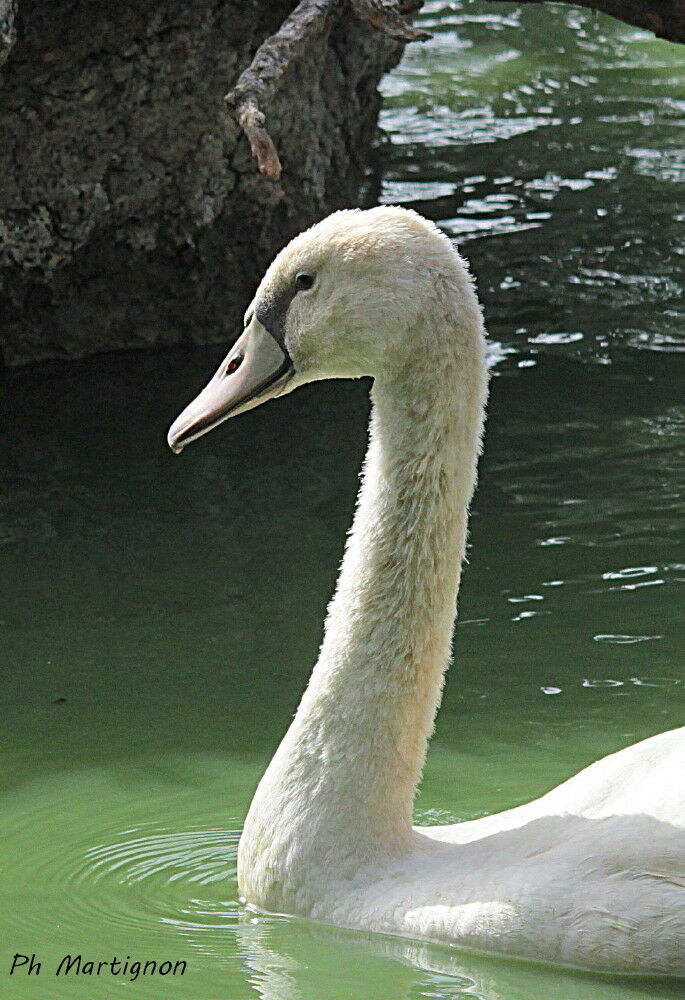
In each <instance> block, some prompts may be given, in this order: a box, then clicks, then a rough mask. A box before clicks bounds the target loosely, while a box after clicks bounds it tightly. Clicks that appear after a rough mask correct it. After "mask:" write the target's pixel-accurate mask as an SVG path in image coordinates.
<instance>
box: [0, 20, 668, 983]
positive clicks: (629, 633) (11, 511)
mask: <svg viewBox="0 0 685 1000" xmlns="http://www.w3.org/2000/svg"><path fill="white" fill-rule="evenodd" d="M493 7H494V5H493ZM493 7H488V6H487V5H485V4H484V5H483V6H482V7H480V6H476V5H473V6H469V7H468V8H466V9H465V11H462V10H461V9H460V8H457V7H456V6H453V7H452V8H447V7H444V5H436V4H432V5H429V8H428V11H427V15H426V20H427V21H428V23H432V24H433V25H434V27H438V28H441V27H442V28H444V30H440V31H438V32H437V33H436V38H435V40H434V41H433V42H431V43H429V45H427V46H425V47H423V48H421V47H418V46H415V47H414V48H412V49H410V50H409V52H408V53H407V56H406V59H405V61H404V62H403V64H402V66H400V67H399V68H398V69H397V70H396V71H395V72H394V73H393V74H392V75H391V76H390V77H389V78H388V80H387V81H386V83H385V90H386V94H387V98H386V111H385V112H384V127H385V128H386V130H388V131H389V132H390V134H391V140H392V145H388V144H387V143H386V146H385V152H384V162H385V163H386V179H385V182H384V184H385V186H384V198H385V199H386V200H397V199H398V198H401V199H402V200H404V201H406V202H408V203H412V204H414V205H416V206H417V207H419V208H420V209H421V211H423V212H424V213H425V214H428V215H430V216H432V217H434V218H436V219H439V220H442V221H443V222H444V223H445V224H446V228H450V230H451V231H453V232H455V233H457V232H459V233H460V234H461V239H462V240H465V245H464V250H465V253H467V255H468V256H469V258H470V260H471V262H472V266H473V270H474V272H475V274H476V275H477V277H478V280H479V286H480V290H481V294H482V297H483V299H484V301H485V303H486V309H487V313H488V323H489V328H490V332H491V335H492V338H493V344H494V346H493V361H494V362H495V367H494V376H495V377H494V379H493V392H492V401H491V405H490V410H489V419H488V430H487V445H486V451H485V455H484V459H483V463H482V476H481V484H480V487H479V491H478V495H477V498H476V503H475V508H474V513H473V520H472V537H471V542H472V547H471V553H470V563H469V566H468V568H467V571H466V575H465V579H464V586H463V591H462V596H461V606H460V622H459V626H458V629H457V636H456V648H455V657H456V659H455V665H454V667H453V669H452V671H451V674H450V677H449V681H448V684H447V687H446V690H445V699H444V705H443V709H442V712H441V714H440V717H439V721H438V726H437V730H436V734H435V738H434V741H433V743H432V747H431V752H430V755H429V759H428V765H427V770H426V776H425V780H424V783H423V786H422V789H421V793H420V795H419V797H418V799H417V818H418V819H419V821H423V822H431V821H438V822H443V821H450V820H454V819H459V818H470V817H475V816H478V815H482V814H484V813H487V812H489V811H493V810H497V809H501V808H505V807H507V806H511V805H515V804H517V803H519V802H522V801H525V800H526V799H528V798H530V797H532V796H534V795H537V794H540V793H542V792H543V791H545V790H546V789H547V788H549V787H551V786H552V785H554V784H556V783H557V782H558V781H560V780H562V779H563V778H565V777H567V776H568V775H570V774H571V773H573V772H574V771H575V770H577V769H578V768H580V767H582V766H584V765H585V764H587V763H589V762H590V761H592V760H594V759H596V758H597V757H599V756H601V755H603V754H605V753H608V752H610V751H612V750H614V749H617V748H618V747H621V746H625V745H626V744H628V743H631V742H633V741H635V740H638V739H641V738H643V737H645V736H648V735H650V734H652V733H655V732H658V731H661V730H665V729H668V728H670V727H673V726H677V725H680V724H682V722H683V708H684V707H685V696H684V695H685V692H684V685H683V663H682V649H683V640H684V639H685V619H684V617H683V612H682V608H683V584H684V583H685V547H684V545H683V542H684V541H685V539H684V537H683V536H684V530H683V527H682V525H683V507H684V506H685V502H684V501H683V499H682V497H683V495H684V491H683V486H684V485H685V484H684V482H683V480H684V479H685V378H684V376H685V354H683V353H679V352H678V350H677V348H678V347H679V346H680V345H681V344H682V343H683V340H682V339H681V340H680V342H678V341H679V338H680V337H681V334H680V326H681V324H679V318H678V317H679V310H680V309H681V306H680V303H679V300H678V295H679V294H680V289H679V287H678V283H679V282H680V281H681V280H682V279H681V277H680V273H681V269H680V267H679V264H680V257H679V256H678V252H679V249H680V251H682V234H681V228H682V226H681V221H680V220H679V219H678V218H677V216H678V207H677V203H676V198H677V184H676V182H677V180H678V178H679V171H680V175H682V160H680V161H679V160H678V155H680V154H678V152H677V150H678V142H679V141H681V140H680V136H682V121H680V120H679V118H678V115H679V114H681V116H682V108H681V110H680V111H678V101H683V100H685V87H684V86H683V71H682V69H681V68H680V67H679V65H678V52H679V51H680V50H678V49H676V48H675V47H673V46H669V45H667V44H665V43H656V42H652V41H649V40H648V39H647V37H646V36H645V35H642V34H640V33H638V32H634V31H632V29H629V28H626V27H625V26H621V25H618V24H614V23H613V22H610V21H608V20H605V19H600V18H595V17H594V16H592V15H589V14H584V13H579V12H577V11H571V10H570V9H561V8H559V9H556V8H537V7H533V8H531V9H530V10H524V11H523V12H522V13H521V14H515V13H514V9H513V8H512V9H511V10H510V9H508V8H504V7H500V6H499V5H497V9H496V10H494V9H493ZM455 31H456V32H457V33H458V39H459V40H458V41H455V37H454V32H455ZM561 49H563V50H564V51H563V52H562V51H561ZM574 77H576V78H578V79H582V80H584V81H586V82H587V81H590V82H588V84H587V86H585V85H583V84H576V83H573V78H574ZM590 78H593V79H594V78H596V80H595V82H592V80H591V79H590ZM545 81H547V82H545ZM549 81H555V82H556V83H558V84H559V86H556V87H555V86H553V85H552V84H551V83H550V82H549ZM526 87H527V88H528V90H525V89H524V88H526ZM529 91H531V92H532V93H529ZM510 95H513V96H510ZM543 106H544V107H549V108H551V110H550V111H541V110H540V108H541V107H543ZM684 106H685V105H684ZM447 107H449V108H450V109H451V110H452V112H456V113H457V114H459V115H461V117H460V118H458V119H456V122H457V123H458V124H457V125H456V126H455V118H454V117H453V116H448V114H447V111H446V110H445V109H446V108H447ZM576 118H580V119H581V121H580V122H578V123H577V124H574V123H573V122H574V120H575V119H576ZM600 119H602V120H601V121H600ZM524 129H527V130H528V131H524ZM407 137H408V141H407ZM476 140H477V141H476ZM637 149H640V150H642V151H643V154H644V155H642V158H640V157H637V156H634V155H633V154H632V153H631V152H630V151H631V150H637ZM645 151H651V153H650V155H647V153H646V152H645ZM653 154H660V155H658V156H657V155H653ZM679 162H680V164H681V165H680V167H679V166H678V164H679ZM588 171H595V172H599V171H602V172H603V173H602V176H601V177H600V176H586V174H587V173H588ZM507 177H509V178H511V179H510V180H503V178H507ZM555 178H556V179H555ZM581 179H585V180H589V181H591V184H586V185H582V184H575V185H574V184H571V183H570V181H578V180H581ZM470 188H471V189H473V190H469V189H470ZM499 195H501V196H502V197H501V198H499V200H498V197H499ZM600 207H601V208H603V209H605V210H606V211H607V215H604V216H603V215H599V214H597V209H599V208H600ZM619 208H620V211H619ZM537 212H544V213H547V214H548V217H546V218H538V219H536V218H532V219H531V217H530V216H531V214H533V215H534V214H535V213H537ZM508 217H511V220H512V221H504V220H505V219H507V218H508ZM450 219H451V220H453V221H452V223H451V224H450V225H449V226H447V223H448V221H449V220H450ZM455 220H456V221H455ZM476 222H477V223H478V224H479V225H478V226H476V225H475V223H476ZM460 227H461V228H460ZM469 227H470V228H469ZM679 239H680V241H681V242H680V243H679V242H678V240H679ZM626 243H627V244H629V245H627V246H626V245H625V244H626ZM545 258H548V259H545ZM588 271H591V272H592V274H588V273H587V272H588ZM507 276H509V280H506V279H507ZM572 276H575V279H578V280H571V277H572ZM628 279H630V280H628ZM217 361H218V354H217V352H216V351H214V350H207V351H195V352H184V351H178V352H170V353H167V354H164V355H151V354H144V353H141V354H135V355H120V356H112V357H109V358H96V359H91V360H89V361H85V362H81V363H78V364H73V365H68V366H59V365H54V366H42V367H40V368H38V369H35V370H32V371H24V372H17V373H14V374H12V375H10V376H8V377H7V378H6V380H5V385H4V392H3V397H4V400H5V404H4V412H5V419H4V422H3V425H2V430H1V432H0V438H1V440H0V453H2V454H3V456H4V461H3V465H2V470H1V471H0V476H1V477H2V480H3V483H2V485H3V489H2V491H1V492H0V550H1V553H2V558H1V559H0V595H1V601H0V669H1V670H2V685H1V687H0V692H1V696H2V701H3V705H2V718H3V725H2V744H1V745H2V751H1V753H0V788H1V789H2V792H1V793H0V822H1V824H2V830H3V836H2V840H1V842H0V869H1V873H0V943H1V944H0V987H1V995H2V997H3V1000H5V998H8V1000H15V998H16V1000H24V998H29V1000H32V998H38V1000H63V998H65V1000H66V998H72V997H73V998H81V997H82V998H88V1000H96V998H98V997H110V996H116V995H118V992H119V990H121V989H122V987H124V984H125V983H127V982H130V980H131V976H132V973H131V972H129V973H128V974H127V975H126V976H122V975H121V974H119V975H118V976H116V977H115V976H112V975H111V974H108V973H107V972H106V971H103V973H102V974H101V976H100V978H99V979H98V980H97V981H95V980H92V979H90V978H89V977H88V976H85V975H82V976H80V977H76V978H75V977H74V976H73V974H72V975H70V976H69V977H67V978H64V977H63V976H60V977H59V978H56V977H55V975H54V971H55V968H56V966H57V964H58V962H59V961H60V959H61V958H62V957H63V956H64V955H67V954H71V955H76V954H81V955H82V956H83V960H84V961H87V960H88V959H92V960H94V961H95V962H98V961H110V960H111V959H112V958H113V957H115V956H116V957H117V958H118V959H119V960H120V961H125V960H127V956H130V958H129V959H128V962H129V969H131V968H132V967H133V963H134V962H135V961H137V960H138V961H142V962H145V961H150V960H152V961H156V962H157V963H158V964H160V963H162V962H164V961H167V960H169V961H172V962H179V961H185V962H186V963H187V971H186V972H185V975H183V976H180V975H177V976H176V977H173V976H172V975H168V976H166V977H161V976H160V975H159V974H156V975H151V974H147V975H146V976H142V975H139V977H138V978H137V979H136V980H135V982H134V983H132V984H131V985H130V987H129V988H128V992H129V993H130V994H131V996H136V997H140V998H142V1000H152V998H162V997H164V998H166V997H168V996H179V997H183V998H184V1000H186V998H187V1000H215V998H222V1000H247V998H250V997H255V996H257V997H262V998H265V1000H334V998H336V1000H337V998H341V1000H342V998H345V1000H347V998H352V1000H355V998H358V1000H376V998H378V1000H389V998H392V1000H400V998H401V1000H404V998H407V1000H419V998H424V997H429V998H434V1000H447V998H453V997H470V998H478V1000H555V998H559V1000H638V998H647V997H650V998H659V1000H666V998H671V997H676V996H682V986H677V985H676V984H673V983H670V984H669V983H663V982H662V983H656V982H649V981H640V980H632V981H630V980H621V979H618V978H611V977H601V976H592V975H584V974H580V973H571V972H565V971H561V970H558V969H551V968H543V967H536V966H535V965H532V964H523V963H517V962H509V961H503V960H499V959H494V958H487V957H483V956H478V955H470V954H467V953H463V952H459V951H456V950H453V949H448V948H444V947H435V946H429V945H425V944H422V943H416V942H411V941H402V940H400V939H393V938H389V937H384V936H381V935H364V934H356V933H351V932H343V931H338V930H335V929H332V928H325V927H320V926H317V925H314V924H309V923H306V922H304V921H298V920H290V919H275V918H261V917H257V916H255V914H253V913H250V912H249V911H245V910H244V909H243V908H242V907H241V906H240V905H239V903H238V900H237V890H236V885H235V878H234V865H235V845H236V841H237V836H238V831H239V828H240V823H241V819H242V816H243V815H244V812H245V809H246V807H247V804H248V802H249V799H250V796H251V793H252V790H253V788H254V785H255V783H256V781H257V779H258V777H259V775H260V774H261V772H262V770H263V768H264V766H265V765H266V763H267V761H268V760H269V758H270V755H271V753H272V752H273V749H274V747H275V745H276V744H277V742H278V740H279V738H280V736H281V734H282V733H283V732H284V730H285V728H286V727H287V725H288V722H289V720H290V718H291V715H292V712H293V710H294V707H295V705H296V703H297V700H298V697H299V694H300V692H301V691H302V688H303V686H304V684H305V682H306V678H307V675H308V672H309V669H310V667H311V664H312V663H313V660H314V658H315V655H316V649H317V645H318V642H319V639H320V630H321V621H322V618H323V613H324V609H325V605H326V601H327V598H328V595H329V594H330V591H331V588H332V586H333V583H334V579H335V574H336V566H337V563H338V560H339V558H340V554H341V551H342V545H343V541H344V533H345V530H346V528H347V525H348V523H349V519H350V516H351V512H352V507H353V502H354V496H355V491H356V487H357V471H358V466H359V462H360V459H361V456H362V453H363V450H364V444H365V424H366V417H367V398H366V386H364V385H363V384H342V383H340V384H335V383H331V384H320V385H316V386H311V387H309V388H307V389H304V390H301V391H299V392H298V393H295V394H294V395H293V396H290V397H288V398H286V399H284V400H281V401H279V402H278V403H277V404H272V405H270V406H269V407H266V408H264V409H260V410H258V411H256V412H255V413H251V414H247V415H245V416H244V417H242V418H241V419H240V421H239V422H236V423H232V424H230V425H228V426H227V427H225V428H222V429H221V430H219V431H217V432H215V433H214V434H212V435H210V436H209V437H207V438H206V439H204V440H203V441H201V442H198V443H197V444H195V445H194V446H193V447H192V448H190V449H188V451H187V452H185V453H184V454H183V456H182V457H181V458H174V457H173V456H171V454H170V453H169V452H168V450H167V449H166V445H165V443H164V434H165V430H166V427H167V425H168V423H169V422H170V420H171V419H172V418H173V417H174V416H175V415H176V413H177V412H178V409H179V407H180V406H181V405H182V404H183V403H184V402H185V401H187V399H188V398H190V396H191V395H192V394H193V392H194V391H195V390H196V389H197V388H198V387H199V386H200V385H201V384H202V383H203V381H204V379H205V378H206V376H207V375H208V374H209V373H210V372H211V371H212V370H213V368H214V365H215V363H216V362H217ZM598 362H603V363H598ZM607 362H609V363H607ZM15 952H21V953H23V954H32V953H34V952H35V953H36V958H37V960H38V961H41V962H42V970H41V974H40V975H39V976H35V975H34V976H32V977H25V976H24V977H23V978H20V975H21V973H16V974H15V976H13V977H11V978H10V977H9V975H8V972H9V967H10V964H11V959H12V956H13V954H14V953H15Z"/></svg>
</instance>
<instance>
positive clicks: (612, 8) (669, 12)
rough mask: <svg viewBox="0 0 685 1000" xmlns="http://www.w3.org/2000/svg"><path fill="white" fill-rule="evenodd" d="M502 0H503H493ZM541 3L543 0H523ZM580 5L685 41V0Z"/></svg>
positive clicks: (584, 0)
mask: <svg viewBox="0 0 685 1000" xmlns="http://www.w3.org/2000/svg"><path fill="white" fill-rule="evenodd" d="M493 2H495V3H498V2H499V3H501V2H503V0H493ZM519 2H521V3H538V2H539V0H519ZM573 4H574V6H576V7H586V8H589V9H590V10H597V11H601V12H602V13H604V14H611V16H612V17H615V18H617V19H618V20H619V21H624V22H625V23H626V24H632V25H634V26H635V27H636V28H644V29H646V30H647V31H653V32H654V34H655V35H656V36H657V38H664V39H666V41H669V42H680V43H681V44H685V0H573Z"/></svg>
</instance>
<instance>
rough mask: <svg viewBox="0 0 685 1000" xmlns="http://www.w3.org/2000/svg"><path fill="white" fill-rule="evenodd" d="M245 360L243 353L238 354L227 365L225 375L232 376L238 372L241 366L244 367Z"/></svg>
mask: <svg viewBox="0 0 685 1000" xmlns="http://www.w3.org/2000/svg"><path fill="white" fill-rule="evenodd" d="M244 358H245V355H244V354H243V353H242V352H240V353H238V354H236V356H235V357H234V358H231V360H230V361H229V362H228V364H227V365H226V372H225V374H226V375H232V374H233V372H237V371H238V369H239V368H240V366H241V365H242V363H243V360H244Z"/></svg>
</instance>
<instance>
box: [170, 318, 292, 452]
mask: <svg viewBox="0 0 685 1000" xmlns="http://www.w3.org/2000/svg"><path fill="white" fill-rule="evenodd" d="M293 375H294V368H293V363H292V361H291V359H290V356H289V355H288V352H287V350H286V349H285V348H284V347H282V346H281V345H280V344H279V343H278V341H277V340H276V338H275V337H273V336H272V335H271V334H270V333H269V331H268V330H267V329H266V328H265V327H263V326H262V324H261V323H260V322H259V320H258V319H257V318H256V317H253V318H252V320H251V322H250V323H249V325H248V326H247V327H246V329H245V332H244V333H243V334H242V336H241V337H239V338H238V340H237V341H236V343H235V344H234V345H233V347H232V348H231V350H230V351H229V353H228V354H227V356H226V357H225V358H224V360H223V361H222V363H221V364H220V365H219V368H218V369H217V372H216V374H215V375H214V377H213V378H212V379H211V381H210V382H209V383H208V384H207V385H206V386H205V388H204V389H203V390H202V392H201V393H200V395H199V396H197V397H196V398H195V399H194V400H193V401H192V403H189V405H188V406H186V408H185V410H184V411H183V412H182V413H181V415H180V416H178V417H177V418H176V420H174V422H173V424H172V425H171V427H170V429H169V433H168V435H167V441H168V443H169V447H170V448H171V450H172V451H173V452H175V453H176V454H178V453H179V452H180V451H182V450H183V448H185V446H186V445H187V444H190V442H191V441H195V440H196V439H197V438H199V437H202V435H203V434H206V433H207V431H211V430H212V429H213V428H214V427H217V426H218V425H219V424H220V423H222V422H223V421H224V420H228V418H229V417H233V416H235V415H236V414H238V413H244V412H245V410H251V409H252V408H253V407H254V406H259V404H260V403H265V402H266V401H267V399H273V398H274V397H275V396H280V395H281V393H283V392H284V391H285V388H286V386H287V384H288V383H289V382H290V381H291V379H292V377H293Z"/></svg>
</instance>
